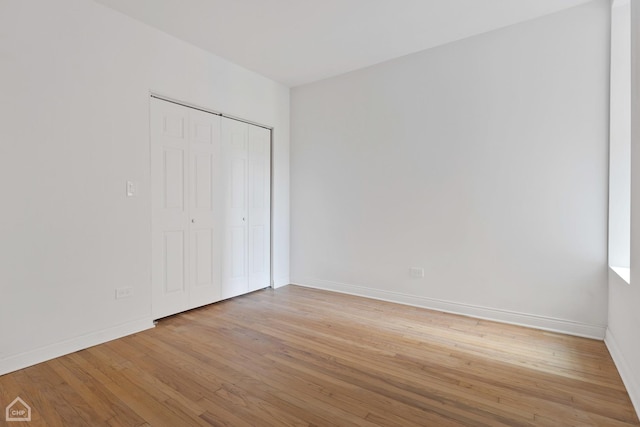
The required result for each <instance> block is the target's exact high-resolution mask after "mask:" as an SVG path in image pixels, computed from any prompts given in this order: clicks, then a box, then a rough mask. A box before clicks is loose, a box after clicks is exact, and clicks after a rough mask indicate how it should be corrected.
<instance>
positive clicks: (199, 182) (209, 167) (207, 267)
mask: <svg viewBox="0 0 640 427" xmlns="http://www.w3.org/2000/svg"><path fill="white" fill-rule="evenodd" d="M185 108H186V107H185ZM188 110H189V129H190V132H189V157H190V162H189V164H190V176H191V179H190V186H189V224H188V225H189V230H190V241H191V251H190V254H189V263H190V271H191V275H190V277H191V280H190V282H189V287H190V289H189V308H194V307H198V306H201V305H205V304H210V303H212V302H215V301H218V300H220V298H221V267H220V265H221V260H220V245H219V243H218V244H216V242H220V240H221V239H220V230H219V228H220V227H219V224H220V205H221V200H220V196H219V195H218V193H219V189H218V188H217V186H218V181H219V179H220V176H219V175H220V164H221V162H220V116H216V115H213V114H210V113H205V112H203V111H198V110H195V109H188Z"/></svg>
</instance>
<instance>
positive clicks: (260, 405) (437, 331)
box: [0, 286, 640, 427]
mask: <svg viewBox="0 0 640 427" xmlns="http://www.w3.org/2000/svg"><path fill="white" fill-rule="evenodd" d="M17 396H20V397H22V398H23V399H25V401H26V402H27V403H29V404H30V405H31V406H32V410H33V412H32V421H31V422H30V423H13V424H15V425H16V426H19V425H21V424H24V425H28V426H30V427H32V426H40V425H43V426H65V427H66V426H75V425H78V426H154V427H157V426H160V427H162V426H167V427H174V426H233V427H249V426H265V427H269V426H274V427H275V426H300V427H306V426H309V427H311V426H363V427H365V426H366V427H370V426H402V427H412V426H437V427H455V426H509V427H513V426H580V427H583V426H612V427H624V426H626V427H629V426H640V422H639V421H638V418H637V415H636V413H635V412H634V409H633V406H632V405H631V402H630V400H629V397H628V395H627V393H626V390H625V388H624V385H623V384H622V381H621V379H620V376H619V374H618V372H617V370H616V368H615V365H614V364H613V361H612V360H611V356H610V355H609V353H608V351H607V349H606V346H605V345H604V343H602V342H601V341H596V340H589V339H585V338H577V337H571V336H566V335H562V334H558V333H552V332H545V331H539V330H534V329H528V328H523V327H519V326H513V325H504V324H498V323H494V322H490V321H486V320H478V319H473V318H469V317H463V316H456V315H451V314H447V313H442V312H436V311H430V310H425V309H421V308H417V307H408V306H403V305H398V304H392V303H387V302H383V301H376V300H370V299H365V298H360V297H356V296H350V295H341V294H336V293H331V292H325V291H320V290H315V289H307V288H301V287H297V286H286V287H283V288H280V289H278V290H264V291H259V292H255V293H252V294H250V295H245V296H242V297H238V298H234V299H231V300H227V301H223V302H221V303H217V304H213V305H210V306H207V307H203V308H201V309H197V310H193V311H190V312H187V313H182V314H180V315H176V316H173V317H169V318H166V319H163V320H161V321H160V322H159V324H158V326H157V327H156V328H155V329H152V330H148V331H144V332H141V333H139V334H135V335H131V336H128V337H125V338H122V339H119V340H115V341H111V342H108V343H105V344H102V345H99V346H95V347H92V348H89V349H86V350H82V351H80V352H77V353H73V354H70V355H67V356H64V357H61V358H58V359H54V360H52V361H49V362H45V363H42V364H39V365H36V366H32V367H30V368H27V369H23V370H20V371H17V372H14V373H11V374H7V375H4V376H1V377H0V404H2V405H0V406H4V405H6V404H8V403H9V402H10V401H12V400H13V399H14V398H15V397H17Z"/></svg>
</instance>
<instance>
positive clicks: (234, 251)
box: [222, 118, 271, 298]
mask: <svg viewBox="0 0 640 427" xmlns="http://www.w3.org/2000/svg"><path fill="white" fill-rule="evenodd" d="M270 147H271V132H270V131H269V130H268V129H265V128H262V127H259V126H253V125H250V124H247V123H244V122H241V121H237V120H232V119H226V118H223V120H222V153H223V154H222V156H223V158H224V159H225V163H224V166H223V176H224V177H223V186H224V193H225V196H224V197H225V202H224V203H225V206H226V209H225V211H224V220H223V221H224V245H223V247H224V252H223V256H222V258H223V265H222V277H223V279H222V297H223V298H230V297H234V296H236V295H241V294H244V293H247V292H251V291H255V290H257V289H262V288H265V287H267V286H269V285H270V278H271V274H270V265H271V257H270V252H271V240H270V223H271V208H270V192H271V184H270V183H271V181H270V176H271V172H270V171H271V169H270V166H271V154H270V153H271V152H270Z"/></svg>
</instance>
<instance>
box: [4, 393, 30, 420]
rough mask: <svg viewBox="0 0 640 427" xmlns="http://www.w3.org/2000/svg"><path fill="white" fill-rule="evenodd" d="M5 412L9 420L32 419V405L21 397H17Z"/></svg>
mask: <svg viewBox="0 0 640 427" xmlns="http://www.w3.org/2000/svg"><path fill="white" fill-rule="evenodd" d="M5 412H6V420H7V421H31V407H30V406H29V405H27V403H26V402H25V401H24V400H22V399H21V398H20V397H16V398H15V400H14V401H13V402H11V403H10V404H9V406H7V410H6V411H5Z"/></svg>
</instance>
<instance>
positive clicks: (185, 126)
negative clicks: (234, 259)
mask: <svg viewBox="0 0 640 427" xmlns="http://www.w3.org/2000/svg"><path fill="white" fill-rule="evenodd" d="M188 132H189V114H188V110H186V109H185V108H184V107H181V106H178V105H175V104H171V103H168V102H163V101H159V100H157V99H151V129H150V133H151V199H152V202H151V203H152V221H151V228H152V243H151V244H152V251H151V266H152V267H151V281H152V308H153V310H152V313H153V317H154V318H155V319H157V318H160V317H164V316H168V315H170V314H174V313H178V312H180V311H184V310H186V309H187V308H188V304H189V287H188V281H189V269H188V264H187V259H188V250H189V222H190V218H189V212H188V200H187V186H188V180H189V174H188V159H189V137H188Z"/></svg>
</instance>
